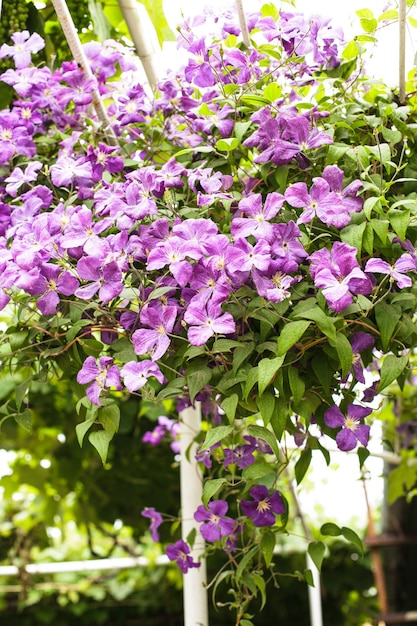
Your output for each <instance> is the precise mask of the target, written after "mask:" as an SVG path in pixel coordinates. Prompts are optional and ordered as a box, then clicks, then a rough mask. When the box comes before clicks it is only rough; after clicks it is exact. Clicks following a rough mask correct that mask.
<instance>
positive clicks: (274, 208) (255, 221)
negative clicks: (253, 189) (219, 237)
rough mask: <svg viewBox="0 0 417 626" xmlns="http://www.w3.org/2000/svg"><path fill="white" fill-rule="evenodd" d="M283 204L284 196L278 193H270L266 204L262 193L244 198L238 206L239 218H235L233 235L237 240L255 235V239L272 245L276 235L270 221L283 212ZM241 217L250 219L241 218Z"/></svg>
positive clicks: (232, 227) (232, 228)
mask: <svg viewBox="0 0 417 626" xmlns="http://www.w3.org/2000/svg"><path fill="white" fill-rule="evenodd" d="M283 204H284V196H283V195H282V194H280V193H277V192H273V193H269V194H268V195H267V196H266V199H265V202H264V203H263V202H262V196H261V194H260V193H254V194H251V195H250V196H248V197H247V198H243V199H242V200H241V201H240V202H239V205H238V215H239V217H234V218H233V221H232V226H231V233H232V235H233V236H234V237H235V238H238V237H249V236H250V235H253V236H254V237H255V239H265V240H266V241H268V242H269V243H270V242H271V240H272V238H273V233H274V228H273V225H272V224H271V223H270V220H272V219H273V218H274V217H275V216H276V214H277V213H278V211H280V210H281V208H282V205H283ZM241 215H243V216H245V215H246V216H248V217H240V216H241Z"/></svg>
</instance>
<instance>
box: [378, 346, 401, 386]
mask: <svg viewBox="0 0 417 626" xmlns="http://www.w3.org/2000/svg"><path fill="white" fill-rule="evenodd" d="M407 364H408V356H394V355H393V354H388V355H387V356H386V357H385V359H384V361H383V363H382V367H381V377H380V380H379V384H378V393H381V391H382V390H383V389H385V388H386V387H388V385H390V384H391V383H392V382H394V380H396V379H397V378H398V376H399V375H400V374H401V373H402V372H403V370H404V368H405V367H406V366H407Z"/></svg>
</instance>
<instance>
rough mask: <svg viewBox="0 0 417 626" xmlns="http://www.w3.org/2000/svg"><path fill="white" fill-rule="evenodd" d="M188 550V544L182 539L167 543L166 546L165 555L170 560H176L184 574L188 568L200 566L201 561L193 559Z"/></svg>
mask: <svg viewBox="0 0 417 626" xmlns="http://www.w3.org/2000/svg"><path fill="white" fill-rule="evenodd" d="M190 552H191V550H190V546H188V545H187V544H186V543H185V541H183V540H182V539H179V540H178V541H176V542H175V543H173V544H170V545H168V546H167V548H166V553H167V557H168V558H169V560H170V561H176V562H177V565H178V567H179V568H180V570H181V571H182V573H183V574H186V573H187V572H188V570H189V569H190V568H192V567H200V565H201V563H197V562H196V561H194V559H193V557H192V556H191V555H190Z"/></svg>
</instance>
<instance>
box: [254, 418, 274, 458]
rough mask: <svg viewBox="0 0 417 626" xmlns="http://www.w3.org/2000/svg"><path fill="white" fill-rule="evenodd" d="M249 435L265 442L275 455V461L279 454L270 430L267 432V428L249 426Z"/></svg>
mask: <svg viewBox="0 0 417 626" xmlns="http://www.w3.org/2000/svg"><path fill="white" fill-rule="evenodd" d="M249 433H250V434H251V435H252V436H253V437H258V438H259V439H263V440H264V441H266V443H269V445H270V446H271V448H272V451H273V453H274V454H275V456H276V457H277V459H278V458H279V456H280V454H279V448H278V443H277V440H276V437H275V435H274V434H273V433H272V432H271V431H270V430H268V429H267V428H264V427H263V426H258V425H256V424H250V426H249Z"/></svg>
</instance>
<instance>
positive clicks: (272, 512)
mask: <svg viewBox="0 0 417 626" xmlns="http://www.w3.org/2000/svg"><path fill="white" fill-rule="evenodd" d="M249 493H250V495H251V497H252V498H253V500H242V501H241V503H240V507H241V509H242V512H243V513H244V515H246V516H247V517H251V518H252V520H253V523H254V525H255V526H273V525H274V524H275V516H276V515H282V514H283V513H285V505H284V503H283V501H282V497H281V494H280V492H279V491H273V492H272V493H271V494H270V493H269V491H268V488H267V487H265V485H256V486H255V487H252V489H251V490H250V491H249Z"/></svg>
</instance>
